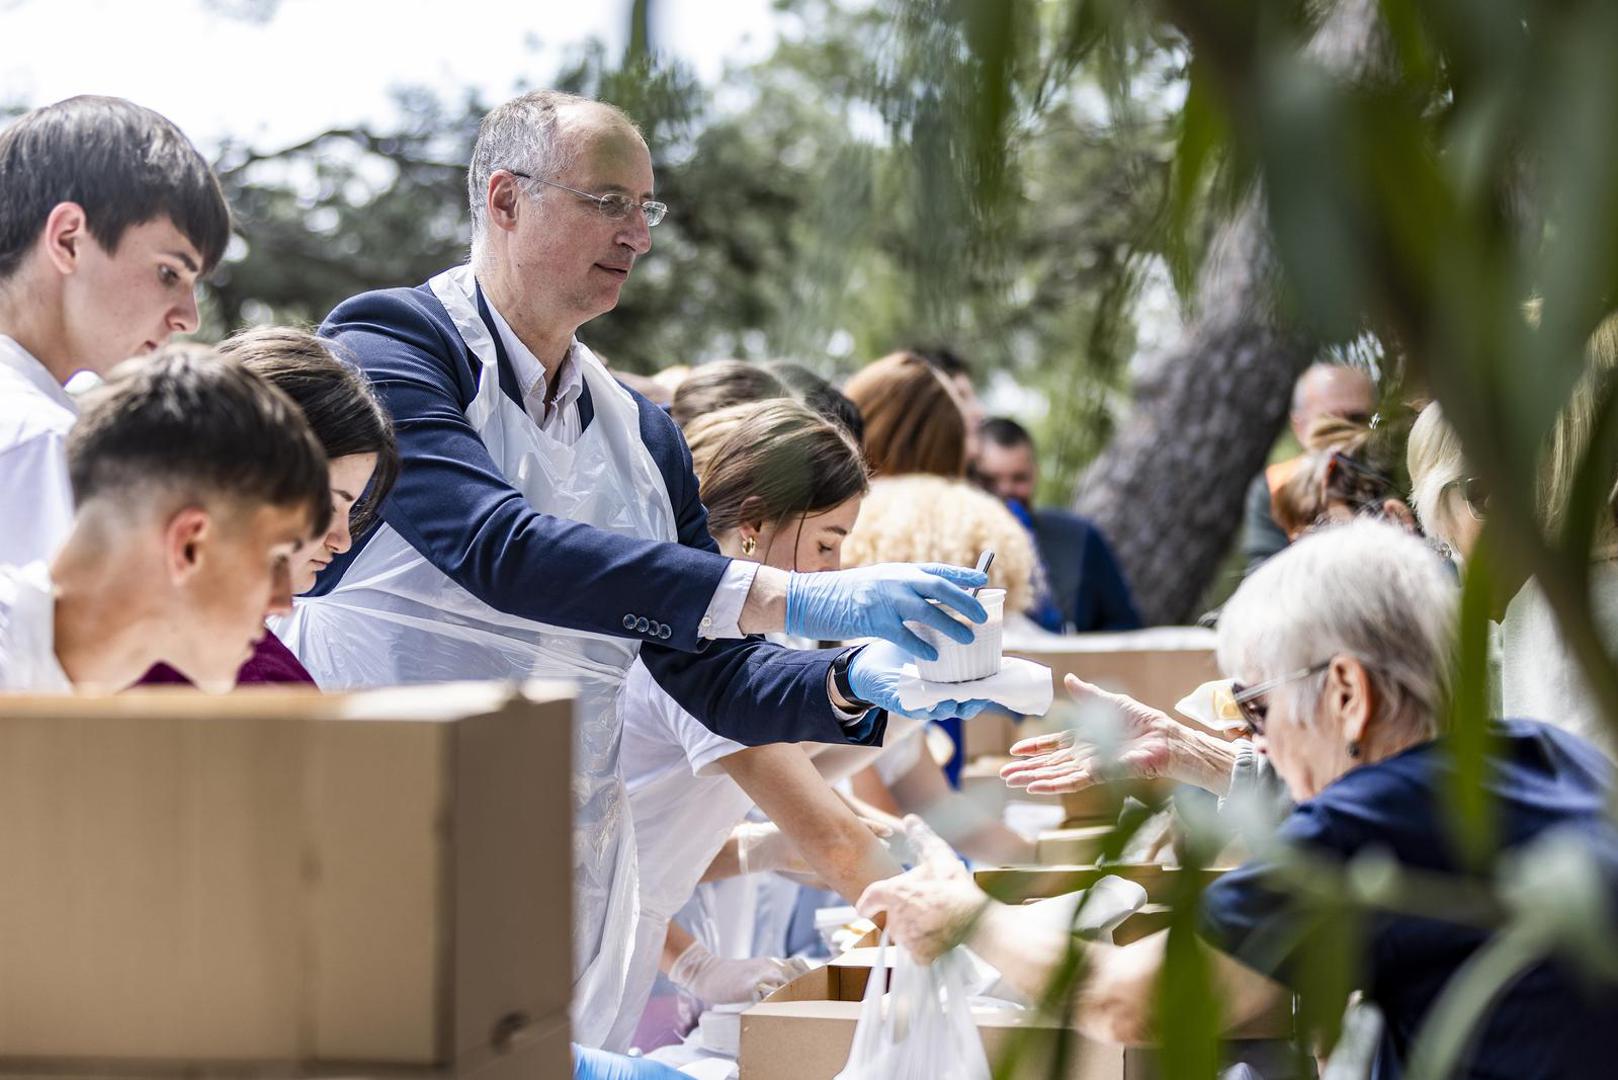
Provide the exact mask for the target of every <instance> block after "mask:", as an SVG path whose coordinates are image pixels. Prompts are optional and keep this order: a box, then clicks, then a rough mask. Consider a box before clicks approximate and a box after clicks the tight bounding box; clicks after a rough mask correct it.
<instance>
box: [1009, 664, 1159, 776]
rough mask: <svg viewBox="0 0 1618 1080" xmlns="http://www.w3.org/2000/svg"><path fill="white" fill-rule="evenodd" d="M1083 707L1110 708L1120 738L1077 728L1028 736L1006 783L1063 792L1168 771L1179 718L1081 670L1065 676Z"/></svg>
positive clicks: (1019, 746) (1070, 691)
mask: <svg viewBox="0 0 1618 1080" xmlns="http://www.w3.org/2000/svg"><path fill="white" fill-rule="evenodd" d="M1065 684H1066V686H1067V692H1068V694H1069V695H1070V696H1071V697H1072V698H1073V700H1074V702H1076V703H1077V704H1078V705H1079V706H1080V707H1081V708H1082V707H1086V706H1088V707H1092V708H1093V707H1096V706H1100V707H1102V708H1105V709H1107V710H1108V711H1109V712H1110V713H1111V714H1112V715H1113V716H1114V717H1115V718H1116V721H1117V723H1118V725H1119V727H1118V731H1117V734H1116V736H1115V741H1113V742H1111V743H1110V744H1109V745H1108V746H1106V747H1102V746H1099V745H1097V744H1096V743H1093V742H1088V741H1086V740H1084V739H1083V738H1082V737H1081V736H1079V735H1077V734H1076V733H1074V732H1071V731H1059V732H1054V733H1052V734H1049V735H1038V736H1035V737H1034V738H1031V739H1023V740H1022V741H1021V742H1018V743H1016V744H1015V745H1013V746H1012V748H1011V754H1012V756H1013V757H1016V758H1019V759H1021V760H1018V761H1013V762H1011V763H1010V764H1008V765H1006V766H1004V767H1003V768H1002V769H1001V770H1000V776H1001V778H1002V779H1003V780H1005V782H1006V784H1007V785H1008V786H1010V787H1014V788H1025V789H1027V791H1028V793H1029V794H1031V795H1062V794H1066V793H1068V792H1074V791H1082V790H1084V789H1085V788H1087V787H1092V786H1094V785H1095V784H1099V783H1102V782H1104V781H1107V780H1117V779H1139V780H1153V779H1156V778H1158V777H1160V776H1164V775H1166V774H1167V772H1168V770H1169V766H1170V763H1171V761H1172V758H1173V753H1174V748H1175V745H1176V740H1175V738H1174V727H1175V724H1174V721H1173V720H1171V719H1169V718H1168V717H1167V716H1165V715H1164V714H1162V713H1161V712H1158V711H1157V710H1156V709H1153V708H1150V707H1148V706H1146V705H1142V704H1141V703H1140V702H1138V701H1136V700H1135V699H1134V698H1132V697H1128V696H1126V695H1124V694H1114V693H1111V692H1110V691H1107V690H1103V689H1101V688H1100V687H1099V686H1096V685H1094V684H1092V683H1087V682H1085V681H1084V680H1082V679H1080V678H1079V677H1078V676H1076V675H1069V676H1067V678H1066V680H1065Z"/></svg>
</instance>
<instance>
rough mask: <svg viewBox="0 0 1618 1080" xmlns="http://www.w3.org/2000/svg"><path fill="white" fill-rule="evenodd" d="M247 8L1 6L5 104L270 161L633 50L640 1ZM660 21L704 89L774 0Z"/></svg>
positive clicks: (184, 3)
mask: <svg viewBox="0 0 1618 1080" xmlns="http://www.w3.org/2000/svg"><path fill="white" fill-rule="evenodd" d="M250 6H251V2H250V0H247V2H244V0H216V2H215V3H214V4H212V5H209V4H206V3H204V2H203V0H0V102H5V103H21V104H26V105H41V104H46V103H48V102H51V101H57V100H59V99H61V98H64V97H70V96H72V95H74V94H84V93H97V94H115V95H118V96H120V97H127V98H130V99H132V100H134V101H136V102H139V103H140V104H142V105H147V106H149V107H151V108H154V109H156V110H157V111H158V112H161V113H163V114H164V115H166V116H168V117H169V118H170V119H172V120H173V121H174V122H175V123H177V124H179V125H180V127H181V129H182V130H184V131H185V132H186V134H188V135H190V136H191V137H192V139H193V140H194V141H196V142H197V143H198V144H199V145H200V146H202V147H203V149H204V152H206V151H207V150H209V149H210V148H211V146H212V144H214V143H215V142H216V141H217V140H219V139H220V138H222V137H224V136H227V135H228V136H231V137H233V138H235V139H237V140H239V141H246V142H249V143H251V144H253V145H254V146H256V147H258V148H260V149H265V150H268V149H274V148H276V147H279V146H282V145H287V144H291V143H295V142H299V141H301V140H303V139H305V138H307V137H308V136H310V135H313V134H315V133H317V132H320V131H324V130H326V129H328V128H332V127H339V126H343V125H346V124H351V123H354V122H356V121H361V120H377V119H381V120H386V119H388V118H391V117H392V116H393V115H395V113H394V108H393V104H392V101H391V98H390V96H389V91H390V89H391V88H393V87H396V86H403V85H426V86H429V87H431V88H434V89H436V90H440V91H446V92H450V93H454V92H456V91H460V90H464V88H466V87H469V86H471V87H477V88H478V89H480V90H482V91H483V94H484V97H485V98H486V99H490V100H499V99H500V98H502V97H505V96H508V95H509V94H510V93H511V92H512V91H513V89H514V88H515V87H516V85H517V83H518V82H519V81H522V80H527V82H528V83H530V84H542V83H543V82H544V80H545V79H547V78H548V77H549V76H550V75H552V74H553V73H554V72H555V71H556V70H557V69H558V67H559V66H560V64H561V62H562V59H563V57H564V56H565V55H566V54H567V52H568V50H569V48H570V47H573V46H577V45H580V44H582V43H583V42H584V41H586V40H587V39H589V38H591V37H598V38H601V39H602V40H603V41H605V42H606V43H607V46H608V48H609V49H611V50H614V51H616V50H619V49H621V48H622V47H623V43H624V38H625V31H626V29H627V26H628V10H629V3H628V0H526V2H525V0H448V2H446V0H281V3H280V5H279V8H278V9H277V11H276V14H275V16H274V17H273V18H272V19H270V20H269V21H268V22H264V23H255V22H252V21H250V20H247V19H241V18H234V17H232V16H230V15H228V14H222V13H221V9H223V10H225V11H228V10H230V9H232V8H233V7H250ZM653 11H654V13H655V14H654V17H655V20H656V22H655V25H654V28H653V32H654V35H655V36H656V39H657V43H658V45H659V47H661V48H663V49H665V50H667V51H669V52H672V53H674V54H675V55H677V56H680V57H681V58H683V59H685V60H686V61H688V62H689V63H691V64H692V65H693V66H694V67H695V68H696V70H697V72H698V74H699V76H700V77H701V78H702V79H703V80H704V81H706V82H711V81H713V80H715V79H717V78H718V77H719V76H720V75H721V74H722V73H723V71H724V67H725V64H726V62H727V61H730V62H737V63H746V62H750V61H754V60H757V59H761V58H762V57H764V56H765V55H767V54H768V52H769V49H770V47H771V45H772V44H773V43H774V40H775V29H774V26H775V16H774V15H773V13H772V12H771V10H770V3H769V0H658V2H657V3H655V4H654V5H653ZM720 12H722V13H723V17H722V18H719V17H716V16H717V15H718V14H719V13H720ZM451 13H453V16H454V17H453V18H452V17H450V16H451ZM536 45H537V51H536V49H535V46H536Z"/></svg>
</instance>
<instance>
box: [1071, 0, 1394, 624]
mask: <svg viewBox="0 0 1618 1080" xmlns="http://www.w3.org/2000/svg"><path fill="white" fill-rule="evenodd" d="M1171 6H1174V5H1171ZM1179 7H1180V8H1181V9H1183V10H1180V11H1179V12H1178V13H1179V14H1180V15H1182V16H1184V19H1183V21H1184V22H1185V23H1187V24H1189V25H1187V26H1186V27H1185V28H1186V30H1187V33H1188V36H1189V37H1190V38H1191V40H1192V47H1193V49H1195V48H1196V47H1197V44H1198V38H1199V36H1201V35H1199V34H1198V32H1197V31H1198V27H1197V26H1196V25H1195V24H1196V23H1197V22H1198V21H1200V20H1201V19H1203V18H1205V17H1206V16H1207V9H1204V8H1202V7H1201V5H1200V4H1199V3H1188V4H1184V5H1179ZM1204 28H1205V27H1204ZM1380 28H1381V24H1380V21H1379V14H1378V11H1377V5H1376V2H1375V0H1340V2H1339V3H1337V4H1335V5H1333V7H1332V9H1331V11H1330V12H1329V13H1328V15H1327V16H1326V18H1325V19H1324V20H1323V21H1322V23H1321V25H1320V28H1319V29H1318V30H1317V31H1316V33H1315V34H1314V36H1313V38H1312V39H1311V40H1310V42H1309V46H1308V52H1309V54H1310V56H1311V57H1312V58H1314V59H1315V60H1317V61H1318V62H1320V63H1321V64H1323V65H1325V66H1326V67H1327V68H1328V69H1330V70H1332V71H1335V72H1338V73H1340V74H1342V75H1343V76H1344V77H1346V78H1362V77H1364V76H1365V75H1366V74H1367V73H1368V72H1369V71H1370V70H1371V68H1372V67H1373V65H1374V64H1375V63H1376V62H1377V59H1378V58H1379V56H1380V55H1381V49H1382V48H1383V42H1382V41H1381V40H1380V33H1381V29H1380ZM1275 286H1276V282H1275V274H1274V253H1273V251H1272V249H1271V245H1270V237H1269V230H1268V225H1267V223H1266V219H1265V212H1264V200H1263V197H1262V195H1261V194H1260V193H1257V192H1255V193H1254V194H1253V195H1251V196H1249V197H1248V198H1247V199H1245V200H1244V201H1243V202H1242V204H1241V206H1240V208H1239V209H1238V210H1237V212H1236V213H1235V214H1234V215H1233V216H1232V218H1231V220H1230V221H1229V222H1227V223H1226V224H1225V225H1224V226H1223V227H1222V228H1221V230H1220V231H1219V233H1218V234H1217V235H1216V236H1215V238H1214V242H1213V245H1212V247H1211V249H1210V251H1209V254H1208V258H1207V260H1206V261H1205V263H1204V264H1203V266H1202V269H1201V272H1200V274H1199V275H1198V279H1197V291H1196V302H1195V311H1196V315H1195V316H1194V317H1193V318H1192V320H1191V321H1190V322H1189V323H1187V325H1186V328H1185V331H1184V332H1183V334H1182V335H1181V338H1180V340H1179V342H1178V343H1177V344H1176V345H1175V347H1174V348H1172V349H1170V350H1169V351H1168V352H1167V353H1166V354H1165V355H1164V356H1162V357H1160V358H1157V359H1156V360H1155V361H1154V362H1153V363H1152V364H1151V367H1150V368H1149V369H1148V370H1146V371H1143V372H1142V373H1141V374H1140V375H1139V376H1138V377H1137V379H1136V382H1135V386H1134V398H1133V406H1132V409H1131V412H1130V415H1129V416H1128V417H1127V418H1126V419H1125V420H1124V422H1123V424H1122V425H1121V426H1120V428H1119V431H1118V435H1117V437H1116V438H1114V440H1113V441H1112V443H1111V445H1109V446H1108V447H1107V449H1106V450H1105V451H1103V452H1102V454H1101V456H1100V457H1098V458H1097V459H1096V461H1095V462H1094V464H1092V465H1091V466H1090V468H1089V469H1088V470H1086V472H1085V474H1084V476H1083V478H1082V479H1081V481H1080V483H1079V494H1078V498H1077V501H1076V505H1077V509H1078V510H1079V511H1080V512H1081V513H1083V514H1086V515H1087V516H1089V517H1090V518H1092V519H1093V520H1094V521H1095V522H1096V524H1097V526H1098V527H1099V528H1100V529H1101V531H1102V533H1103V534H1105V536H1106V537H1107V539H1108V540H1109V541H1110V542H1111V543H1112V545H1113V546H1114V548H1115V549H1116V550H1117V553H1118V558H1119V560H1120V561H1121V562H1122V564H1123V567H1124V570H1125V572H1126V573H1127V574H1128V576H1129V581H1130V584H1131V586H1132V587H1133V589H1134V592H1135V601H1136V603H1137V605H1138V606H1139V607H1140V612H1141V615H1142V617H1143V618H1145V620H1146V621H1147V622H1148V623H1167V622H1182V621H1185V620H1186V619H1188V618H1190V617H1193V616H1195V615H1196V614H1197V612H1196V610H1195V608H1196V604H1197V601H1198V599H1199V598H1200V597H1201V596H1202V595H1203V593H1204V592H1205V591H1206V589H1207V587H1208V585H1209V583H1210V582H1211V581H1212V580H1213V576H1214V573H1215V572H1216V571H1217V570H1218V568H1219V565H1220V563H1221V562H1222V561H1223V559H1224V557H1225V554H1226V552H1228V551H1229V549H1230V545H1231V542H1232V540H1233V539H1234V538H1235V537H1236V534H1237V532H1238V530H1239V529H1240V528H1241V523H1242V503H1243V497H1244V495H1245V494H1246V491H1247V486H1248V484H1249V483H1250V482H1251V481H1252V478H1253V476H1254V475H1255V474H1256V473H1257V472H1258V470H1259V469H1260V468H1262V467H1263V465H1264V461H1265V458H1266V457H1267V456H1268V455H1269V451H1270V447H1271V446H1273V445H1274V443H1275V438H1276V435H1277V434H1278V433H1279V432H1280V430H1281V425H1282V423H1283V422H1284V421H1285V419H1286V415H1287V411H1288V407H1289V405H1290V402H1291V397H1292V384H1293V382H1294V381H1295V380H1296V379H1297V377H1298V375H1299V374H1300V373H1301V372H1302V371H1303V369H1304V368H1305V367H1306V366H1307V365H1308V363H1309V361H1310V360H1311V359H1312V358H1313V357H1314V355H1315V354H1316V352H1317V349H1318V345H1319V343H1318V342H1316V341H1315V340H1313V338H1312V337H1311V336H1310V335H1309V334H1308V333H1307V332H1306V331H1305V330H1304V329H1303V328H1300V327H1297V326H1293V325H1288V324H1287V323H1286V321H1285V320H1284V319H1282V318H1280V317H1279V315H1278V311H1277V307H1276V304H1275Z"/></svg>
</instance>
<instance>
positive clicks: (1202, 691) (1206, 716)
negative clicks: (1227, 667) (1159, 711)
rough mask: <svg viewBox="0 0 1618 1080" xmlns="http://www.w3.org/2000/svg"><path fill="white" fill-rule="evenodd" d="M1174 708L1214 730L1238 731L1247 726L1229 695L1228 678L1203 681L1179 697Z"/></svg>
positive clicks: (1233, 699)
mask: <svg viewBox="0 0 1618 1080" xmlns="http://www.w3.org/2000/svg"><path fill="white" fill-rule="evenodd" d="M1174 708H1175V710H1176V711H1177V712H1179V713H1180V714H1181V715H1183V716H1189V717H1190V718H1191V719H1193V720H1195V721H1197V722H1198V723H1200V724H1202V725H1203V726H1204V727H1208V728H1212V729H1213V730H1214V731H1240V730H1241V729H1243V728H1245V727H1246V726H1247V722H1246V721H1244V720H1243V719H1242V714H1241V710H1240V709H1238V708H1237V707H1236V699H1235V697H1233V696H1232V695H1231V692H1230V680H1229V679H1214V680H1213V681H1212V682H1205V683H1203V684H1202V685H1201V686H1199V687H1197V688H1196V689H1195V690H1193V691H1191V692H1190V693H1189V694H1187V695H1186V696H1185V697H1183V698H1181V699H1180V700H1179V702H1177V703H1176V704H1175V706H1174Z"/></svg>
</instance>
